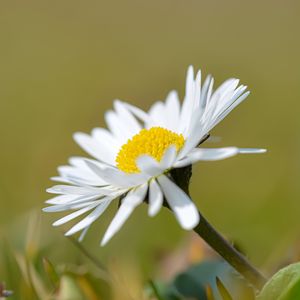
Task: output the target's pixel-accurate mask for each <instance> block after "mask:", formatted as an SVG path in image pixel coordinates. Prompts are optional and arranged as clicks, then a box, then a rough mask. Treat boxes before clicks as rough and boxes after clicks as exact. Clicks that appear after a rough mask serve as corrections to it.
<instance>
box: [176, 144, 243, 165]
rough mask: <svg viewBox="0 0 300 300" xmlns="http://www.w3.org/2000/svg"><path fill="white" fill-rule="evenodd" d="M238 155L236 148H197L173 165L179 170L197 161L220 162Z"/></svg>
mask: <svg viewBox="0 0 300 300" xmlns="http://www.w3.org/2000/svg"><path fill="white" fill-rule="evenodd" d="M238 153H239V149H238V148H236V147H227V148H216V149H209V148H199V149H194V150H193V151H192V152H190V153H189V154H188V155H187V156H186V157H185V158H183V159H181V160H179V161H177V162H176V163H175V164H174V167H175V168H181V167H184V166H188V165H191V164H193V163H195V162H197V161H199V160H204V161H205V160H206V161H207V160H209V161H213V160H221V159H225V158H228V157H231V156H234V155H237V154H238Z"/></svg>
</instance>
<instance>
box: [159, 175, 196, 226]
mask: <svg viewBox="0 0 300 300" xmlns="http://www.w3.org/2000/svg"><path fill="white" fill-rule="evenodd" d="M158 182H159V184H160V186H161V188H162V191H163V193H164V195H165V197H166V200H167V202H168V203H169V205H170V207H171V209H172V210H173V211H174V213H175V216H176V218H177V220H178V222H179V223H180V225H181V226H182V228H184V229H186V230H190V229H193V228H194V227H195V226H196V225H197V224H198V223H199V221H200V215H199V213H198V210H197V208H196V206H195V204H194V203H193V202H192V200H191V199H190V198H189V197H188V195H187V194H186V193H185V192H183V191H182V190H181V189H180V188H179V187H178V186H177V185H176V184H175V183H174V182H172V181H171V180H170V179H169V178H167V177H166V176H165V175H162V176H160V177H158Z"/></svg>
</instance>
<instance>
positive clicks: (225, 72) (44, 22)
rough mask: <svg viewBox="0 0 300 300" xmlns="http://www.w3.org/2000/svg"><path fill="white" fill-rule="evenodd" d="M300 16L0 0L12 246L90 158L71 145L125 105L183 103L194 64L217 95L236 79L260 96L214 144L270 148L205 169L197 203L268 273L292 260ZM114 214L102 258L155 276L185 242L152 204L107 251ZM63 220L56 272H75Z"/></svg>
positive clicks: (0, 100) (291, 11) (272, 6)
mask: <svg viewBox="0 0 300 300" xmlns="http://www.w3.org/2000/svg"><path fill="white" fill-rule="evenodd" d="M299 14H300V5H299V2H298V1H295V0H287V1H274V0H272V1H271V0H268V1H258V0H255V1H200V0H197V1H196V0H188V1H179V0H160V1H158V0H152V1H137V0H123V1H96V0H94V1H93V0H88V1H77V0H72V1H71V0H65V1H57V0H52V1H41V0H28V1H17V0H2V1H1V3H0V24H1V26H0V37H1V46H0V136H1V150H0V151H1V152H0V153H1V155H0V166H1V176H0V203H1V206H0V207H1V208H0V226H1V229H0V230H1V231H0V234H1V236H2V238H3V237H4V236H5V237H6V240H8V241H9V243H16V244H18V239H19V238H18V236H20V238H21V237H22V235H23V232H24V224H26V222H27V219H28V216H29V214H28V212H29V211H31V210H37V211H39V210H40V209H41V208H42V207H43V205H44V204H43V202H44V201H45V200H46V199H48V198H50V197H49V195H47V194H46V192H45V189H46V188H47V187H49V186H51V184H52V183H51V182H50V180H49V177H50V176H53V175H55V174H56V167H57V166H58V165H62V164H65V163H66V162H67V159H68V157H69V156H71V155H83V154H84V153H83V152H82V151H81V150H80V149H79V147H78V146H77V145H76V144H75V143H74V142H73V140H72V134H73V133H74V132H75V131H84V132H89V131H90V130H91V129H92V128H93V127H97V126H104V120H103V113H104V111H105V110H107V109H109V108H111V106H112V101H113V100H114V99H115V98H120V99H122V100H126V101H129V102H131V103H133V104H135V105H138V106H140V107H142V108H144V109H147V108H148V107H149V106H150V105H151V103H152V102H153V101H156V100H158V99H164V98H165V96H166V94H167V93H168V91H169V90H171V89H177V90H178V91H179V93H180V95H181V98H182V96H183V94H184V84H185V75H186V70H187V67H188V65H190V64H192V65H194V67H195V68H201V69H202V71H203V72H204V74H209V73H211V74H213V76H214V77H215V79H216V82H217V84H220V83H221V82H222V81H223V80H225V79H227V78H228V77H237V78H240V79H241V82H242V83H244V84H246V85H248V86H249V89H250V90H251V95H250V97H249V98H248V100H247V101H246V102H244V103H243V104H242V105H241V106H240V107H238V108H237V109H236V110H235V111H234V112H233V113H231V115H230V116H229V117H227V118H226V119H225V121H223V122H222V123H221V124H220V125H219V126H218V127H217V128H215V129H214V131H213V132H212V134H213V135H215V136H220V137H222V140H221V142H219V143H218V144H207V146H211V147H218V146H232V145H234V146H239V147H264V148H267V149H268V153H267V154H264V155H253V156H250V155H249V156H246V155H243V156H242V155H241V156H238V157H235V158H232V159H228V160H225V161H221V162H210V163H199V164H198V165H197V166H196V167H195V168H194V176H193V178H192V187H191V189H192V196H193V199H194V201H195V202H196V203H197V206H198V207H199V209H200V210H201V211H202V212H203V213H204V214H205V215H206V217H207V218H208V219H209V220H210V221H211V222H212V223H213V224H214V225H215V226H216V227H217V228H218V229H219V230H220V231H221V232H223V233H224V234H225V235H226V236H227V237H229V238H231V239H233V240H235V241H237V243H238V244H239V245H240V246H241V247H242V248H243V249H244V250H245V251H246V253H247V255H248V256H249V257H250V259H251V260H252V261H253V262H254V263H255V264H256V265H259V266H262V267H263V266H264V265H266V264H267V263H268V261H269V260H270V259H272V257H273V255H275V254H274V253H279V252H284V251H286V249H287V248H288V247H289V245H290V244H291V243H294V242H295V241H296V240H297V239H298V238H299V232H300V201H299V198H300V189H299V180H300V143H299V142H300V134H299V129H300V118H299V112H300V88H299V82H300V71H299V70H300V56H299V53H300V40H299V29H300V18H299ZM115 210H116V205H115V206H112V207H111V208H110V209H109V212H108V213H106V214H104V216H103V217H102V218H101V220H98V221H97V222H96V223H95V225H94V226H93V227H92V228H91V230H90V232H89V234H88V236H87V239H86V241H85V242H84V243H85V246H87V247H88V248H90V249H91V251H93V252H94V253H96V254H97V256H98V257H99V258H100V259H101V260H103V261H106V260H108V259H111V258H113V257H119V256H122V257H123V256H124V257H127V258H129V259H132V258H134V259H135V261H136V262H138V263H139V264H140V266H141V268H143V270H144V276H145V277H149V276H150V275H151V272H152V270H153V266H152V264H151V262H152V261H153V259H154V257H155V255H157V253H158V252H159V251H168V250H171V249H172V248H173V247H174V245H176V244H177V243H179V242H180V240H181V239H182V238H183V237H184V236H185V235H186V232H184V231H183V230H181V229H180V227H179V226H178V225H177V223H176V221H175V219H174V217H173V216H172V215H171V214H170V213H169V212H167V211H162V212H161V213H160V214H159V215H158V216H157V217H155V218H153V219H151V218H149V217H147V214H146V206H145V205H144V206H141V207H140V208H139V209H137V210H136V211H135V212H134V214H133V216H132V217H131V218H130V220H129V221H128V222H127V223H126V225H125V226H124V227H123V228H122V230H121V231H120V233H119V234H118V235H116V237H115V238H114V239H113V240H112V241H111V242H110V243H109V244H108V246H107V247H105V248H100V247H99V246H98V245H99V241H100V239H101V237H102V235H103V232H104V230H105V228H106V227H107V226H108V224H109V222H110V220H111V218H112V216H113V214H114V213H115ZM58 217H59V216H58V215H53V214H52V215H46V214H43V215H42V225H41V226H42V230H41V235H42V239H43V240H44V242H43V243H44V244H45V245H47V246H48V247H49V248H50V249H52V251H50V254H49V256H50V258H51V259H52V261H54V262H55V263H56V262H59V261H66V260H67V261H75V259H76V257H78V256H79V255H80V254H78V251H77V250H76V249H75V248H74V247H73V245H72V244H71V243H70V242H69V241H68V240H66V239H64V238H63V237H62V234H61V232H62V230H60V229H57V228H52V227H51V223H52V222H53V221H54V220H55V219H56V218H58ZM53 241H55V243H53ZM0 274H1V270H0ZM2 276H4V275H3V274H2ZM2 278H3V277H2ZM3 279H5V278H3Z"/></svg>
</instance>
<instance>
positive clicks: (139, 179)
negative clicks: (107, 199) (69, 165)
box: [86, 160, 149, 188]
mask: <svg viewBox="0 0 300 300" xmlns="http://www.w3.org/2000/svg"><path fill="white" fill-rule="evenodd" d="M86 163H87V164H88V166H89V167H90V168H91V170H92V171H94V172H95V173H96V174H97V175H98V176H100V177H101V178H102V179H103V180H105V181H106V182H108V183H109V184H111V185H113V186H116V187H120V188H128V187H134V186H137V185H140V184H142V183H144V182H145V181H147V180H148V179H149V177H145V175H144V174H142V173H140V174H127V173H125V172H122V171H120V170H119V169H116V168H112V167H109V166H107V167H104V166H103V167H101V166H98V165H97V164H95V163H94V162H93V161H91V160H86Z"/></svg>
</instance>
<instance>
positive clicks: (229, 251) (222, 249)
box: [164, 166, 267, 290]
mask: <svg viewBox="0 0 300 300" xmlns="http://www.w3.org/2000/svg"><path fill="white" fill-rule="evenodd" d="M170 175H171V178H172V179H173V180H174V181H175V183H176V184H177V185H178V186H179V187H180V188H181V189H182V190H183V191H185V192H186V193H187V194H188V195H190V193H189V183H190V179H191V176H192V166H187V167H184V168H180V169H173V170H172V171H171V172H170ZM164 205H165V206H166V207H168V208H169V206H168V204H167V203H166V202H165V203H164ZM199 215H200V222H199V224H198V225H197V226H196V227H195V228H194V231H195V232H196V233H197V234H198V235H199V236H200V237H201V238H202V239H203V240H204V241H206V243H207V244H208V245H210V247H212V248H213V249H214V250H215V251H216V252H217V253H218V254H219V255H220V256H221V257H223V258H224V259H225V260H226V261H227V262H228V263H229V264H230V265H231V266H232V267H233V268H234V269H235V270H237V271H238V272H239V273H240V274H241V275H242V276H243V277H244V278H245V279H246V280H247V281H248V282H249V283H251V284H252V285H253V286H254V287H255V288H257V289H258V290H260V289H261V288H262V287H263V286H264V284H265V283H266V281H267V280H266V278H265V277H264V276H263V275H262V274H261V273H260V272H259V271H258V270H256V269H255V267H253V266H252V265H251V263H250V262H249V261H248V260H247V258H246V257H245V256H244V255H242V254H241V253H240V252H239V251H238V250H237V249H235V248H234V247H233V245H231V244H230V243H229V242H228V241H227V240H226V239H225V238H224V237H223V236H222V235H221V234H220V233H219V232H218V231H217V230H216V229H215V228H214V227H213V226H212V225H211V224H210V223H209V222H208V221H207V220H206V219H205V218H204V216H202V214H201V213H200V212H199Z"/></svg>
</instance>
